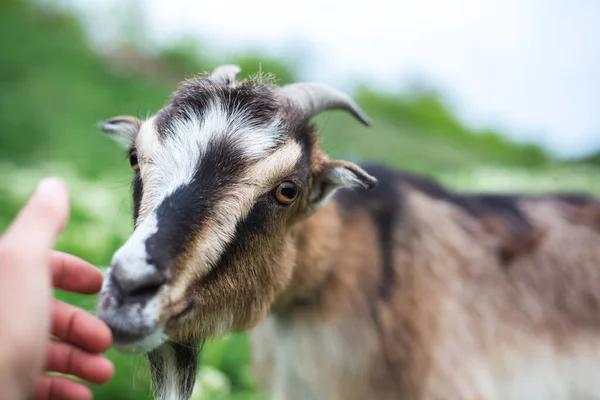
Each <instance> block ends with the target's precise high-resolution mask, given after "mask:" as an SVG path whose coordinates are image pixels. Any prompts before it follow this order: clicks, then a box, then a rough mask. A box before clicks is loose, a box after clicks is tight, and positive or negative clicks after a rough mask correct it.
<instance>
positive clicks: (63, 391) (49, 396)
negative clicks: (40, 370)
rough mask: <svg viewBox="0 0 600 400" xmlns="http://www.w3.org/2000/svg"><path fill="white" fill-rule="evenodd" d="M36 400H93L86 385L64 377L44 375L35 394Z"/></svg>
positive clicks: (36, 387) (37, 385)
mask: <svg viewBox="0 0 600 400" xmlns="http://www.w3.org/2000/svg"><path fill="white" fill-rule="evenodd" d="M33 399H34V400H91V399H92V391H91V390H90V389H89V388H88V387H86V386H85V385H83V384H81V383H78V382H74V381H72V380H70V379H67V378H64V377H62V376H50V375H42V376H41V377H40V378H39V379H38V381H37V383H36V385H35V390H34V392H33Z"/></svg>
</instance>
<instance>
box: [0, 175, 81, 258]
mask: <svg viewBox="0 0 600 400" xmlns="http://www.w3.org/2000/svg"><path fill="white" fill-rule="evenodd" d="M68 216H69V195H68V191H67V187H66V186H65V184H64V183H63V182H62V181H61V180H59V179H57V178H48V179H44V180H42V181H41V182H40V183H39V185H38V187H37V188H36V190H35V193H34V194H33V195H32V196H31V198H30V199H29V201H28V202H27V204H26V205H25V207H23V208H22V209H21V211H20V212H19V214H18V215H17V217H16V218H15V220H14V221H13V222H12V223H11V225H10V226H9V228H8V229H7V230H6V233H5V235H4V236H3V238H2V241H3V243H4V245H6V246H7V247H8V248H18V249H27V251H25V252H24V254H22V257H27V258H29V259H31V258H33V259H38V260H40V261H41V260H46V257H47V253H48V251H50V249H51V248H52V247H53V246H54V243H55V242H56V238H57V237H58V235H59V234H60V233H61V232H62V230H63V229H64V227H65V225H66V222H67V218H68ZM32 244H33V245H32Z"/></svg>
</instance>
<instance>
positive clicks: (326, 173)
mask: <svg viewBox="0 0 600 400" xmlns="http://www.w3.org/2000/svg"><path fill="white" fill-rule="evenodd" d="M377 183H378V182H377V179H376V178H375V177H373V176H371V175H369V174H368V173H367V172H366V171H365V170H363V169H362V168H360V167H359V166H358V165H356V164H354V163H351V162H349V161H341V160H336V161H327V162H326V163H325V166H324V168H323V169H322V170H321V171H320V172H318V173H317V174H316V175H315V176H314V177H313V183H312V187H311V189H310V206H311V209H312V210H313V211H316V210H317V209H318V208H320V207H321V206H323V205H324V204H325V203H326V202H327V200H329V198H330V197H331V195H332V194H333V193H334V192H335V191H336V190H337V189H339V188H342V187H347V188H356V187H358V188H362V189H365V190H373V189H374V188H375V187H376V186H377Z"/></svg>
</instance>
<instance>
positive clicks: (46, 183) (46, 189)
mask: <svg viewBox="0 0 600 400" xmlns="http://www.w3.org/2000/svg"><path fill="white" fill-rule="evenodd" d="M64 189H65V184H64V182H63V181H62V180H61V179H59V178H54V177H51V178H44V179H42V180H41V181H40V183H38V185H37V188H36V189H35V194H36V195H38V196H52V195H55V194H56V193H59V192H60V191H62V190H64Z"/></svg>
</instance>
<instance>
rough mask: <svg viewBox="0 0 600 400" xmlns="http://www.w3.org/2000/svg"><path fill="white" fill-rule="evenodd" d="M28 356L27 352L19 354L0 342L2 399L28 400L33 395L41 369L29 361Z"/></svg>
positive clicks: (0, 386)
mask: <svg viewBox="0 0 600 400" xmlns="http://www.w3.org/2000/svg"><path fill="white" fill-rule="evenodd" d="M26 358H27V355H26V354H18V352H17V351H16V350H15V349H14V348H7V346H5V345H1V344H0V388H2V389H1V391H2V396H1V398H2V399H4V398H6V399H11V400H13V399H14V400H27V399H29V398H30V397H31V395H32V393H33V390H34V388H35V383H36V380H37V378H38V376H39V374H40V373H41V371H38V368H36V367H35V366H33V365H32V364H31V362H27V360H26ZM4 396H6V397H4Z"/></svg>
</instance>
